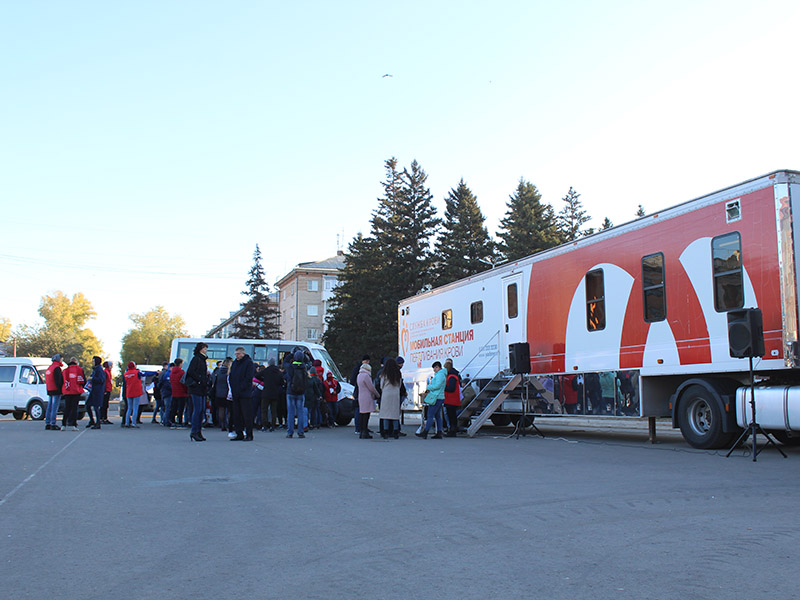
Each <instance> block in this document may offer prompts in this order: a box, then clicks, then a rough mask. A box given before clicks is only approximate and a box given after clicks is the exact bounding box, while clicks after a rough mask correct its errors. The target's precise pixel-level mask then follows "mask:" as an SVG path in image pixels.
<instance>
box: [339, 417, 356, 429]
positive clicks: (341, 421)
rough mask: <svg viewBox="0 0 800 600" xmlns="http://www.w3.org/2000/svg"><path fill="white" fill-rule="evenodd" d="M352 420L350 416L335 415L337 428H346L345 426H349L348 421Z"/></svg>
mask: <svg viewBox="0 0 800 600" xmlns="http://www.w3.org/2000/svg"><path fill="white" fill-rule="evenodd" d="M352 420H353V417H351V416H350V415H336V424H337V425H338V426H339V427H346V426H347V425H350V421H352Z"/></svg>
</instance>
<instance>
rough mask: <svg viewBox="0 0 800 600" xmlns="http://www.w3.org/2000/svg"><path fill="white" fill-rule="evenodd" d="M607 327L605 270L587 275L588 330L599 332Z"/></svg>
mask: <svg viewBox="0 0 800 600" xmlns="http://www.w3.org/2000/svg"><path fill="white" fill-rule="evenodd" d="M605 327H606V299H605V284H604V282H603V270H602V269H598V270H597V271H590V272H588V273H587V274H586V328H587V329H588V330H589V331H599V330H601V329H605Z"/></svg>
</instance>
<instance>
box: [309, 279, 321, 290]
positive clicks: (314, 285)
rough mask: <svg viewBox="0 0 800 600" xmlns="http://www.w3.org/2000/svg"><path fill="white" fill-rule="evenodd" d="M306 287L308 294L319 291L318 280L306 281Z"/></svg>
mask: <svg viewBox="0 0 800 600" xmlns="http://www.w3.org/2000/svg"><path fill="white" fill-rule="evenodd" d="M306 284H307V285H308V291H309V292H318V291H319V280H317V279H309V280H307V281H306Z"/></svg>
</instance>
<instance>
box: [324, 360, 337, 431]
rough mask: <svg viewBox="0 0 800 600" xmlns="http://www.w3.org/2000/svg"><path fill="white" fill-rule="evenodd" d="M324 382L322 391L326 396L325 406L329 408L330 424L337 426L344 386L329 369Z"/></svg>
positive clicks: (330, 425)
mask: <svg viewBox="0 0 800 600" xmlns="http://www.w3.org/2000/svg"><path fill="white" fill-rule="evenodd" d="M323 383H324V385H323V388H322V392H323V395H324V397H325V406H326V407H327V408H328V426H329V427H336V415H337V414H338V412H339V411H338V408H339V404H338V403H339V391H340V390H341V389H342V386H341V385H339V382H338V381H336V378H335V377H334V376H333V373H331V372H330V371H328V375H327V377H325V381H324V382H323Z"/></svg>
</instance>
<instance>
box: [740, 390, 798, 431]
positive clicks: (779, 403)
mask: <svg viewBox="0 0 800 600" xmlns="http://www.w3.org/2000/svg"><path fill="white" fill-rule="evenodd" d="M755 400H756V421H757V422H758V424H759V425H761V427H763V428H764V429H771V430H775V431H800V386H756V387H755ZM752 416H753V415H752V407H751V406H750V387H749V386H748V387H740V388H739V389H738V390H736V420H737V423H738V424H739V427H742V428H744V427H747V425H749V424H750V420H751V418H752Z"/></svg>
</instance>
